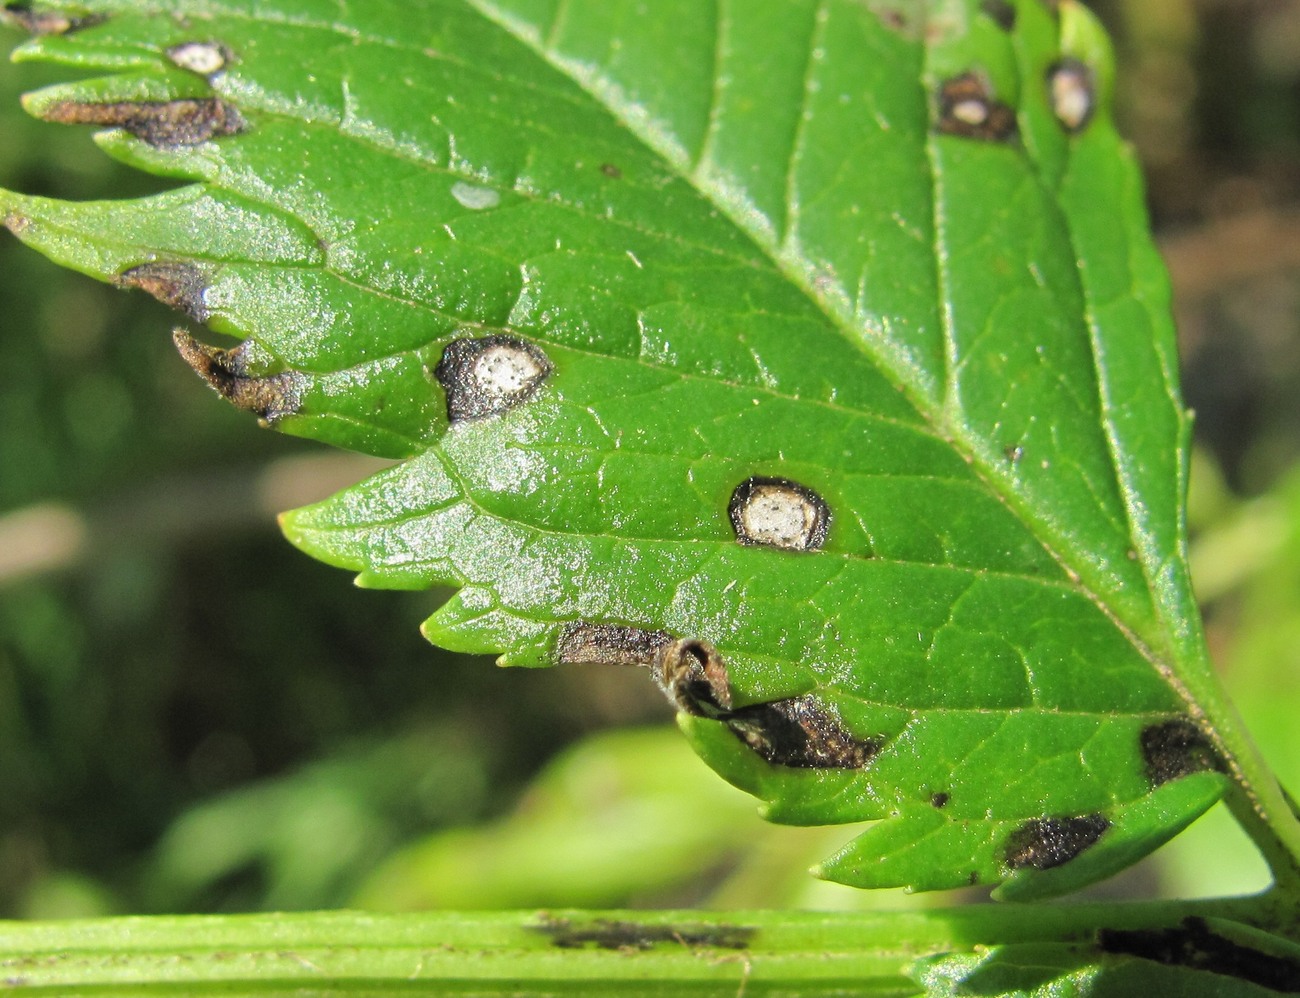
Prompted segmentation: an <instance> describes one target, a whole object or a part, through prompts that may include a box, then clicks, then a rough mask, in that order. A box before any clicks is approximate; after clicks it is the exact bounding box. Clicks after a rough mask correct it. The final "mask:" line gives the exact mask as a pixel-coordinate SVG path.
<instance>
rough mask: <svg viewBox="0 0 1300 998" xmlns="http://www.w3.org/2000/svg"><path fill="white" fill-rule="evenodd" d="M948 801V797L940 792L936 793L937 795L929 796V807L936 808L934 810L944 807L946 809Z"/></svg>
mask: <svg viewBox="0 0 1300 998" xmlns="http://www.w3.org/2000/svg"><path fill="white" fill-rule="evenodd" d="M949 799H950V797H949V795H948V794H946V793H943V792H942V791H940V792H939V793H937V794H931V796H930V806H931V807H936V808H944V807H947V806H948V801H949Z"/></svg>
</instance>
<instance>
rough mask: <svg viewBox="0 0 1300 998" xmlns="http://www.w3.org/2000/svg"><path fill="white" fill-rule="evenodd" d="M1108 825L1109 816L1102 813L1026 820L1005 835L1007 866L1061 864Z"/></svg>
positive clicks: (1094, 840)
mask: <svg viewBox="0 0 1300 998" xmlns="http://www.w3.org/2000/svg"><path fill="white" fill-rule="evenodd" d="M1109 827H1110V819H1109V818H1107V817H1106V816H1105V815H1104V814H1083V815H1078V816H1075V817H1068V818H1034V819H1032V820H1030V821H1026V822H1025V823H1024V824H1023V825H1021V826H1020V827H1019V828H1017V829H1016V830H1015V831H1014V832H1012V833H1011V835H1010V836H1008V838H1007V845H1006V860H1007V866H1009V867H1011V869H1013V870H1019V869H1021V868H1023V867H1032V868H1034V869H1035V870H1050V869H1051V868H1052V867H1054V866H1063V865H1064V864H1066V863H1068V862H1070V860H1072V859H1074V857H1076V856H1078V855H1079V854H1080V853H1081V852H1083V851H1084V850H1085V849H1088V848H1090V847H1091V846H1093V845H1095V844H1096V843H1097V840H1098V839H1100V838H1101V836H1102V834H1103V833H1104V832H1105V831H1106V829H1107V828H1109Z"/></svg>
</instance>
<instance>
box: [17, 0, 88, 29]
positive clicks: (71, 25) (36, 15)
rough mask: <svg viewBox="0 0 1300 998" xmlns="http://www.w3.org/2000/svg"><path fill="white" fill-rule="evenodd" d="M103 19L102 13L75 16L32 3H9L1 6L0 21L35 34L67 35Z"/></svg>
mask: <svg viewBox="0 0 1300 998" xmlns="http://www.w3.org/2000/svg"><path fill="white" fill-rule="evenodd" d="M103 20H104V17H103V15H100V14H86V15H82V16H77V17H74V16H72V15H71V14H66V13H63V12H61V11H55V10H43V9H41V8H40V7H39V6H37V5H35V4H31V3H7V4H5V5H4V6H3V7H0V21H2V22H4V23H8V24H13V25H16V26H17V27H19V28H22V29H23V30H24V31H27V32H30V33H31V34H33V35H67V34H70V33H72V32H74V31H79V30H81V29H82V28H88V27H90V26H91V25H95V24H99V23H101V22H102V21H103Z"/></svg>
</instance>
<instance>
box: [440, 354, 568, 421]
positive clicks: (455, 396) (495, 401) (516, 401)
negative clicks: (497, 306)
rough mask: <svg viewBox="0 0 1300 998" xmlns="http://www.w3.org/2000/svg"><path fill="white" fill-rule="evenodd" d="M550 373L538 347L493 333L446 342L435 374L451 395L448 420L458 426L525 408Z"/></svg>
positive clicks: (546, 359) (549, 364)
mask: <svg viewBox="0 0 1300 998" xmlns="http://www.w3.org/2000/svg"><path fill="white" fill-rule="evenodd" d="M552 370H554V368H553V367H552V365H551V362H550V360H549V358H547V356H546V354H545V353H543V352H542V350H541V349H540V348H538V347H537V346H535V345H533V344H532V343H527V342H525V341H524V340H520V339H516V338H515V337H513V336H502V335H499V334H493V335H491V336H482V337H477V338H474V337H464V338H462V339H458V340H453V341H452V342H451V343H448V344H447V348H446V349H445V350H444V351H443V352H442V359H441V360H439V361H438V366H437V368H435V370H434V372H433V373H434V377H436V378H437V379H438V383H439V384H441V385H442V387H443V390H444V391H445V392H446V393H447V418H448V419H449V420H451V421H452V422H453V423H454V422H457V421H458V420H462V419H482V418H484V417H486V416H499V415H501V414H502V413H505V412H509V411H510V410H511V409H513V408H515V407H516V406H519V405H522V404H523V403H524V402H527V401H528V400H529V399H530V398H532V397H533V396H534V395H535V394H536V393H537V390H538V389H539V388H540V387H541V385H542V382H544V381H545V380H546V379H547V377H549V376H550V373H551V371H552Z"/></svg>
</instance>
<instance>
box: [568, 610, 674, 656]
mask: <svg viewBox="0 0 1300 998" xmlns="http://www.w3.org/2000/svg"><path fill="white" fill-rule="evenodd" d="M672 640H673V637H672V635H671V634H669V633H668V632H667V631H650V630H645V629H644V628H640V627H627V626H624V625H622V624H589V623H587V622H586V621H582V620H578V621H574V622H572V623H570V624H567V625H566V626H565V628H564V630H563V631H561V632H560V640H559V643H558V644H557V646H556V656H557V657H558V658H559V660H560V662H561V663H563V664H566V665H643V666H647V667H648V666H651V665H654V663H655V659H656V656H658V654H659V650H660V649H661V648H663V647H664V646H665V645H668V644H670V643H671V642H672Z"/></svg>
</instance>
